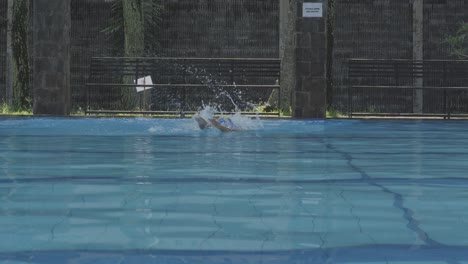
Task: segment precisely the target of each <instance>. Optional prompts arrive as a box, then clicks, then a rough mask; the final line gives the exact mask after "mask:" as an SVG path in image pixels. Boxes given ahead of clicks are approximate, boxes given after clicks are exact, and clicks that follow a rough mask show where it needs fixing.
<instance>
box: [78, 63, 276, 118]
mask: <svg viewBox="0 0 468 264" xmlns="http://www.w3.org/2000/svg"><path fill="white" fill-rule="evenodd" d="M279 73H280V60H279V59H250V58H154V57H151V58H121V57H105V58H102V57H96V58H92V62H91V68H90V77H89V80H88V82H87V85H86V86H87V109H86V113H88V114H96V113H137V114H180V115H185V114H186V113H192V112H194V110H196V108H199V107H200V106H201V105H202V103H207V102H209V101H210V100H211V99H210V96H211V98H213V96H214V97H216V96H218V97H219V94H223V95H227V96H226V97H227V98H225V99H224V103H225V104H228V103H232V104H236V103H238V104H241V103H242V102H239V101H240V100H238V98H236V96H235V94H234V93H235V92H239V91H242V92H245V94H243V96H242V97H243V98H245V97H248V98H246V99H247V100H253V99H259V98H255V97H256V96H259V97H261V98H263V100H265V98H266V97H268V96H269V95H270V94H271V92H272V91H273V90H277V91H278V99H277V108H278V109H280V102H281V98H280V94H281V93H280V91H279V89H280V86H279ZM145 76H151V78H152V79H151V80H150V83H140V84H135V83H133V81H134V80H138V79H140V78H143V77H145ZM136 87H140V88H141V89H142V92H141V93H140V94H141V95H140V94H138V93H136V92H130V94H133V95H134V98H133V99H134V100H135V102H137V101H139V103H135V102H133V103H132V107H131V109H126V107H125V106H124V107H122V106H120V107H119V106H116V105H114V106H112V107H109V106H110V105H106V103H105V101H106V100H114V101H115V102H117V104H118V102H119V100H121V98H120V96H119V93H121V92H122V91H123V90H125V89H127V91H131V90H129V89H133V90H135V89H136ZM151 88H156V89H152V90H149V89H151ZM106 89H107V90H108V93H109V94H108V97H107V98H106V96H105V95H104V94H105V92H103V91H105V90H106ZM110 90H112V91H111V92H109V91H110ZM246 91H248V92H250V93H252V91H253V93H254V94H253V95H252V94H250V95H246V94H247V92H246ZM147 93H149V95H148V94H147ZM255 93H256V94H255ZM137 94H138V96H136V95H137ZM244 95H245V96H244ZM148 96H149V99H148ZM249 96H250V98H249ZM111 97H112V98H111ZM156 97H157V98H158V100H159V101H157V102H156V101H155V100H156V99H155V98H156ZM261 98H260V99H259V100H261ZM96 99H97V100H99V101H100V104H99V103H92V100H96ZM226 100H230V101H231V102H228V101H226ZM236 100H237V102H234V101H236ZM138 104H139V106H138V107H135V105H138ZM148 104H149V105H148ZM112 108H114V109H112ZM176 108H177V109H176ZM225 110H227V111H229V109H225ZM236 110H238V109H236ZM265 114H269V115H271V114H277V115H279V111H278V112H270V113H265Z"/></svg>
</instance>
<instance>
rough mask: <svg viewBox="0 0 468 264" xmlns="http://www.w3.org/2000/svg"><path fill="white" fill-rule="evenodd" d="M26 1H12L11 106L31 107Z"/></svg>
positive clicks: (21, 108) (17, 108)
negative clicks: (12, 79)
mask: <svg viewBox="0 0 468 264" xmlns="http://www.w3.org/2000/svg"><path fill="white" fill-rule="evenodd" d="M28 20H29V12H28V1H27V0H16V1H14V2H13V23H12V50H13V57H14V61H15V63H14V67H15V68H14V73H15V78H14V84H13V85H14V87H13V108H14V109H16V110H26V109H30V108H31V99H30V93H29V73H30V69H29V52H28V39H27V36H28Z"/></svg>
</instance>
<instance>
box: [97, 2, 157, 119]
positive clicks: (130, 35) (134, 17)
mask: <svg viewBox="0 0 468 264" xmlns="http://www.w3.org/2000/svg"><path fill="white" fill-rule="evenodd" d="M161 8H162V5H161V3H160V0H117V1H115V2H114V3H113V5H112V14H113V15H112V18H111V20H110V23H109V26H108V27H107V28H106V29H104V31H103V32H104V33H106V34H108V37H109V38H111V40H112V43H115V45H116V46H115V47H114V49H115V50H114V53H116V54H117V55H118V56H121V55H122V54H123V55H124V56H126V57H140V56H144V55H147V54H150V55H153V54H155V53H157V49H158V47H159V45H158V43H159V42H158V25H159V22H160V14H161ZM123 82H124V83H133V77H129V76H127V77H125V78H124V80H123ZM135 96H136V94H135V92H134V91H133V90H130V89H124V90H122V97H121V99H122V104H123V105H124V107H125V108H126V109H127V110H131V109H134V108H135V105H134V102H135Z"/></svg>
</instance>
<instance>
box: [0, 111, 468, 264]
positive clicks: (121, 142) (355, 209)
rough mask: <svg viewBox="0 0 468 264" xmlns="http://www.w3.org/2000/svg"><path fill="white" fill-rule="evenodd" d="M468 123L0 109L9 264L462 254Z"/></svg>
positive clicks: (458, 259)
mask: <svg viewBox="0 0 468 264" xmlns="http://www.w3.org/2000/svg"><path fill="white" fill-rule="evenodd" d="M467 128H468V123H466V122H462V121H454V122H442V121H356V120H345V121H337V120H326V121H320V120H318V121H317V120H307V121H292V120H288V121H285V120H276V121H262V122H258V124H257V126H256V129H254V130H252V131H248V132H241V133H224V134H223V133H220V132H218V131H215V130H208V131H200V130H198V128H197V127H196V125H195V123H194V122H193V121H192V120H175V119H162V120H161V119H91V118H83V119H48V118H33V119H22V118H18V119H15V118H5V119H0V136H1V137H0V203H1V207H0V216H1V217H0V262H2V261H3V262H2V263H207V264H210V263H468V231H466V230H467V228H466V227H467V223H466V222H467V219H468V210H467V209H468V203H467V198H468V192H467V191H466V187H467V183H468V173H467V171H468V162H467V161H468V150H467V148H466V147H465V146H466V145H467V143H468V134H467V133H466V132H465V131H466V130H467Z"/></svg>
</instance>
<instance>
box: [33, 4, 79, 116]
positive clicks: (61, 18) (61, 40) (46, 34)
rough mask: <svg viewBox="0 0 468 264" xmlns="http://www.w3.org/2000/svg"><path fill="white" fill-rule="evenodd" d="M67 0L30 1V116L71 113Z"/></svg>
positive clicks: (68, 9) (68, 10)
mask: <svg viewBox="0 0 468 264" xmlns="http://www.w3.org/2000/svg"><path fill="white" fill-rule="evenodd" d="M70 27H71V18H70V0H34V1H33V74H34V76H33V92H34V101H33V113H34V114H35V115H68V114H69V113H70Z"/></svg>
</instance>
